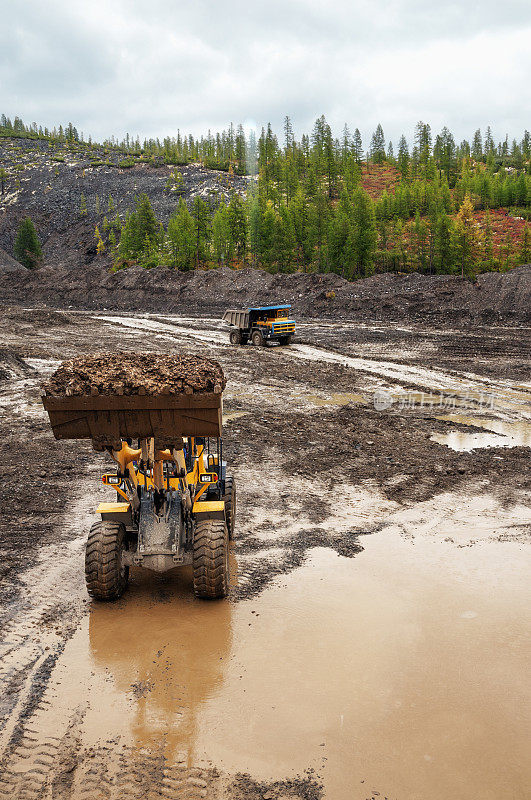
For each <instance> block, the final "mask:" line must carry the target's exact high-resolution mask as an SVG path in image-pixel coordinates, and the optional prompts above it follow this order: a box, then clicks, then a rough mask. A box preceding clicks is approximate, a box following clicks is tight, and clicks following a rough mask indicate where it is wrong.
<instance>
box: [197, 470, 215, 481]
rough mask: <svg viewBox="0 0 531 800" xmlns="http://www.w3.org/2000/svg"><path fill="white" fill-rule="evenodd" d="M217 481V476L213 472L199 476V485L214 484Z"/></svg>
mask: <svg viewBox="0 0 531 800" xmlns="http://www.w3.org/2000/svg"><path fill="white" fill-rule="evenodd" d="M217 480H218V476H217V475H216V473H215V472H203V474H202V475H200V476H199V482H200V483H216V482H217Z"/></svg>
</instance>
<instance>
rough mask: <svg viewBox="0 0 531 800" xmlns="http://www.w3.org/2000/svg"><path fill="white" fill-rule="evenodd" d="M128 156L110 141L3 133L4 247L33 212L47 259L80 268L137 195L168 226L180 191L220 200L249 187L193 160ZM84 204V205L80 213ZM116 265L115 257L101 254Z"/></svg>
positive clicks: (0, 205) (0, 228) (0, 227)
mask: <svg viewBox="0 0 531 800" xmlns="http://www.w3.org/2000/svg"><path fill="white" fill-rule="evenodd" d="M124 162H125V163H129V162H128V160H125V159H124V156H123V153H120V152H118V151H113V150H107V149H105V148H103V147H102V148H101V149H97V148H94V147H92V148H90V149H88V148H83V147H81V146H78V147H77V148H76V149H73V150H72V149H71V148H69V147H67V146H66V145H65V144H64V145H61V144H52V143H51V142H49V141H46V140H39V139H23V138H21V139H16V138H9V139H8V138H6V139H2V138H0V166H3V167H4V169H5V170H6V173H7V178H6V180H5V191H4V194H3V195H1V196H0V248H3V249H4V250H5V251H6V252H7V253H8V254H10V253H13V244H14V240H15V234H16V230H17V226H18V224H19V223H20V220H21V219H22V218H23V217H24V216H27V215H29V216H30V217H31V219H32V221H33V222H34V224H35V226H36V228H37V231H38V233H39V237H40V240H41V242H42V244H43V250H44V263H45V265H53V266H55V267H60V266H67V267H75V266H82V265H87V264H90V263H92V261H93V260H94V258H96V240H95V238H94V229H95V226H96V225H98V224H99V225H100V227H101V226H102V224H103V220H104V218H105V217H106V216H107V218H108V219H110V220H112V219H113V218H115V216H116V215H118V216H119V218H120V220H122V221H123V220H124V219H125V216H126V212H127V211H128V210H130V209H131V208H133V207H134V205H135V198H136V197H137V196H138V195H140V194H142V193H146V194H147V195H148V197H149V199H150V201H151V204H152V206H153V209H154V211H155V213H156V215H157V218H158V219H159V220H160V221H161V222H162V223H163V224H164V225H167V223H168V220H169V218H170V215H171V214H172V213H173V212H174V211H175V207H176V205H177V203H178V200H179V197H183V198H184V199H185V200H186V201H187V202H190V201H191V200H192V199H193V198H194V197H196V196H199V197H201V198H203V199H204V200H205V201H206V202H207V203H209V204H212V205H217V203H218V202H219V200H220V199H221V198H224V199H228V198H229V196H230V194H231V192H232V191H236V192H241V193H245V191H246V188H247V184H248V179H246V178H244V177H239V176H234V175H233V176H230V175H229V174H228V173H226V172H220V171H216V170H211V169H205V168H204V167H202V166H201V165H197V164H187V165H183V166H180V167H179V168H178V171H179V173H180V174H181V175H182V178H183V181H182V184H181V185H180V186H179V187H177V186H176V185H175V182H174V180H173V175H174V174H175V172H176V167H174V166H170V165H166V164H162V163H161V164H160V165H158V166H154V165H153V163H151V162H140V161H136V162H135V163H134V166H127V167H120V166H119V164H121V163H124ZM84 206H86V212H84V213H82V211H83V207H84ZM102 261H104V262H105V263H108V264H109V266H110V259H109V258H106V259H102Z"/></svg>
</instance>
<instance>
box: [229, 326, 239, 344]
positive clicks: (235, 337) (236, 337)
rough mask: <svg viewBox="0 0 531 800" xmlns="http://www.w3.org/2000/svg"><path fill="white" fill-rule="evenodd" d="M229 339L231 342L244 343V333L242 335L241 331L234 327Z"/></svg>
mask: <svg viewBox="0 0 531 800" xmlns="http://www.w3.org/2000/svg"><path fill="white" fill-rule="evenodd" d="M229 339H230V343H231V344H241V343H242V335H241V333H240V331H239V330H238V329H237V328H234V330H232V331H231V332H230V333H229Z"/></svg>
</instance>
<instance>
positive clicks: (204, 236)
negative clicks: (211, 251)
mask: <svg viewBox="0 0 531 800" xmlns="http://www.w3.org/2000/svg"><path fill="white" fill-rule="evenodd" d="M191 213H192V217H193V220H194V228H195V265H196V267H198V266H199V265H200V264H201V263H202V262H203V261H205V260H206V250H207V244H208V235H209V225H208V222H209V220H208V209H207V207H206V204H205V201H204V200H203V199H202V198H201V197H199V195H196V196H195V197H194V201H193V203H192V212H191Z"/></svg>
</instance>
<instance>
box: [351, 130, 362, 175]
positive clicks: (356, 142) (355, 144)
mask: <svg viewBox="0 0 531 800" xmlns="http://www.w3.org/2000/svg"><path fill="white" fill-rule="evenodd" d="M352 154H353V156H354V158H355V159H356V161H357V163H358V164H359V165H360V166H361V162H362V161H363V141H362V138H361V133H360V132H359V130H358V128H356V130H355V131H354V138H353V141H352Z"/></svg>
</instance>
